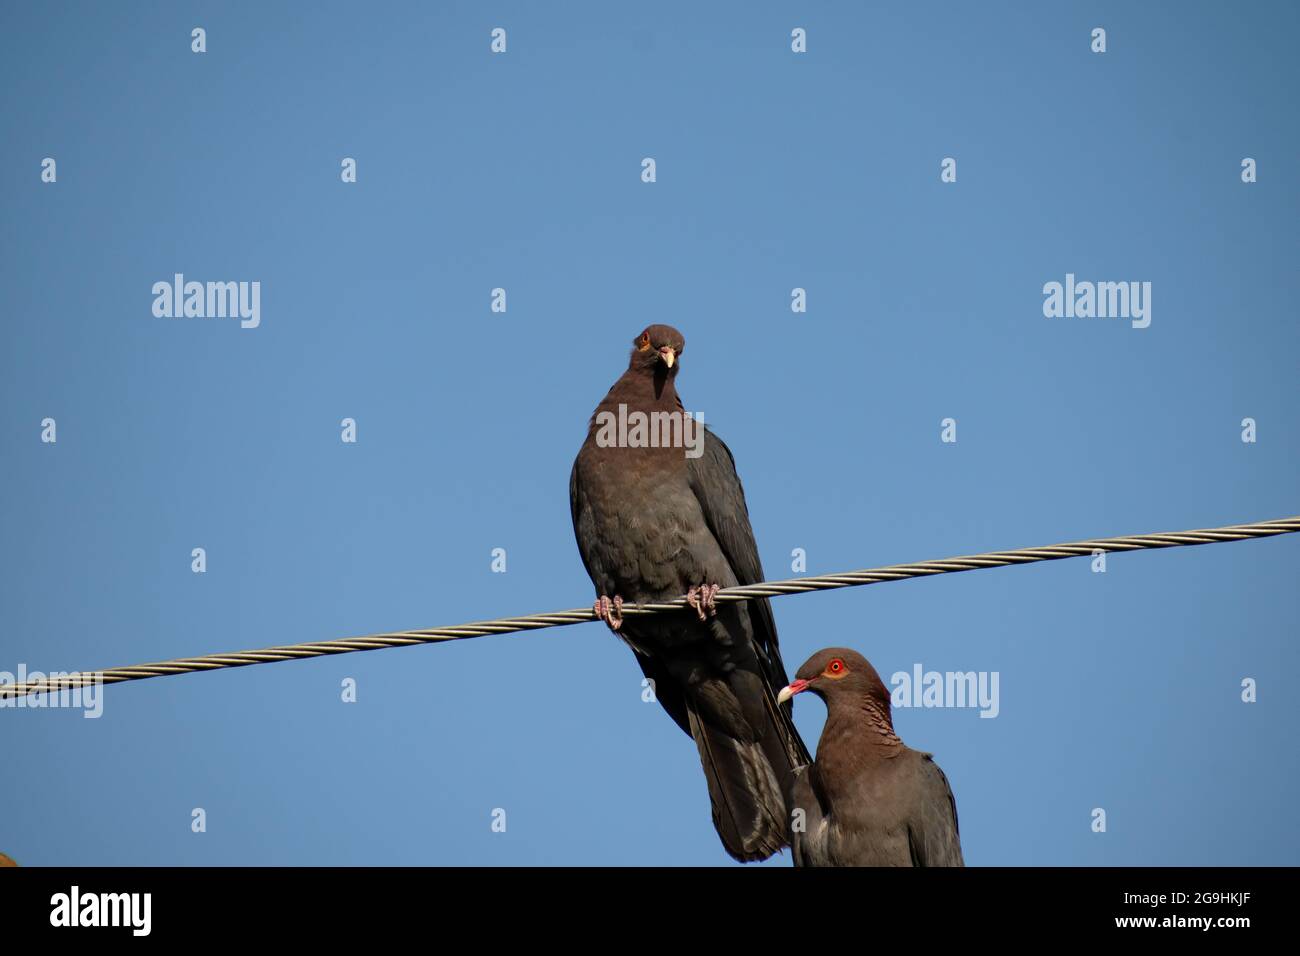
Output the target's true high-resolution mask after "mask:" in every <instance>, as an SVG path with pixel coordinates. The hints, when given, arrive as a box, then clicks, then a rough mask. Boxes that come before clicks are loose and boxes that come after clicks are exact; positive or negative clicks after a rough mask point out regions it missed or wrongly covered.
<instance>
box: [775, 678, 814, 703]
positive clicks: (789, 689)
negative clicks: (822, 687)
mask: <svg viewBox="0 0 1300 956" xmlns="http://www.w3.org/2000/svg"><path fill="white" fill-rule="evenodd" d="M807 689H808V682H807V681H806V680H797V681H795V682H794V683H792V684H787V685H786V686H785V687H782V688H781V692H780V693H779V694H777V695H776V702H777V703H778V704H784V703H785V702H786V701H787V700H789V699H790V698H791V697H793V696H794V695H795V694H801V693H803V692H804V691H806V690H807Z"/></svg>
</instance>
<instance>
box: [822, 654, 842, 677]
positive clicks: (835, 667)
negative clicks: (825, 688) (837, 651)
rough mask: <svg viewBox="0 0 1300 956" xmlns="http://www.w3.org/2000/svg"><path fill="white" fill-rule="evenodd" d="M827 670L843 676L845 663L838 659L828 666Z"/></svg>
mask: <svg viewBox="0 0 1300 956" xmlns="http://www.w3.org/2000/svg"><path fill="white" fill-rule="evenodd" d="M826 670H828V671H830V672H831V673H832V674H843V673H844V662H843V661H842V660H840V659H839V658H838V657H837V658H835V660H833V661H831V662H830V664H828V665H827V667H826Z"/></svg>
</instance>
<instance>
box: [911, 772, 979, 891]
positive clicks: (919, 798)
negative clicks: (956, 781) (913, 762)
mask: <svg viewBox="0 0 1300 956" xmlns="http://www.w3.org/2000/svg"><path fill="white" fill-rule="evenodd" d="M918 756H919V757H920V758H921V759H920V760H919V761H918V765H917V771H916V774H917V777H916V784H917V785H916V789H915V796H914V800H915V803H914V807H915V809H914V810H913V811H912V813H911V814H910V816H909V819H908V822H907V842H908V846H909V847H910V849H911V852H912V863H913V865H915V866H965V865H966V864H965V863H964V862H963V860H962V856H961V835H960V833H959V832H958V829H957V801H956V800H955V799H954V798H953V795H952V787H950V786H948V778H947V777H946V776H944V773H943V771H942V770H941V769H939V765H938V764H937V763H935V762H934V758H933V757H931V756H930V754H926V753H921V754H918Z"/></svg>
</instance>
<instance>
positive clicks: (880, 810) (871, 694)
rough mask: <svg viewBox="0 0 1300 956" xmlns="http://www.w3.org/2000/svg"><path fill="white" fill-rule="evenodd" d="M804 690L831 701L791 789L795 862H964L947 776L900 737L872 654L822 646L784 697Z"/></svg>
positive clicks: (929, 863) (926, 754) (792, 839)
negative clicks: (810, 757)
mask: <svg viewBox="0 0 1300 956" xmlns="http://www.w3.org/2000/svg"><path fill="white" fill-rule="evenodd" d="M804 691H811V692H812V693H814V694H816V695H817V696H818V697H820V698H821V699H822V700H824V701H825V702H826V724H825V726H824V727H823V728H822V736H821V740H820V741H818V743H817V759H816V760H815V761H814V762H813V764H812V765H811V766H809V767H804V768H802V769H800V770H798V771H796V773H795V774H794V775H793V777H792V782H791V787H790V792H789V794H788V800H789V804H790V812H791V834H790V836H791V845H792V846H793V848H794V863H795V866H963V865H964V863H963V861H962V855H961V838H960V836H959V834H958V831H957V803H956V801H955V800H954V799H953V795H952V788H951V787H949V786H948V778H947V777H945V776H944V774H943V771H942V770H940V769H939V765H938V764H937V763H935V762H934V758H933V757H932V756H931V755H930V754H928V753H922V752H921V751H919V750H912V749H911V748H910V747H908V746H906V745H905V744H904V743H903V742H902V741H901V740H900V739H899V738H898V735H897V734H896V733H895V732H894V721H893V716H892V714H891V712H890V701H889V691H888V690H886V689H885V685H884V682H883V681H881V679H880V675H879V674H877V673H876V669H875V668H874V667H872V666H871V663H870V662H869V661H868V660H867V659H866V658H865V657H863V656H862V655H861V654H859V653H858V652H857V651H854V650H851V649H849V648H847V647H830V648H826V649H825V650H821V651H818V652H817V653H816V654H814V655H813V656H812V657H810V658H809V659H808V660H807V662H806V663H805V664H804V665H803V666H802V667H800V668H799V672H798V673H797V674H796V675H795V680H794V681H793V682H792V683H791V684H790V685H789V686H787V687H785V688H783V689H782V690H781V693H780V699H781V700H783V701H785V700H789V699H790V698H791V697H793V696H794V695H795V694H799V693H802V692H804Z"/></svg>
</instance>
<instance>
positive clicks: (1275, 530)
mask: <svg viewBox="0 0 1300 956" xmlns="http://www.w3.org/2000/svg"><path fill="white" fill-rule="evenodd" d="M1296 531H1300V515H1294V516H1292V517H1289V518H1275V519H1272V520H1269V521H1256V522H1253V523H1251V524H1238V525H1228V526H1226V527H1222V528H1204V529H1201V530H1197V531H1166V532H1159V533H1156V534H1138V535H1124V536H1122V537H1116V538H1095V539H1093V540H1090V541H1075V542H1072V543H1069V544H1053V545H1047V546H1045V547H1038V548H1018V549H1015V550H1012V551H989V552H985V553H983V554H974V555H967V556H964V557H957V558H942V559H940V560H937V561H920V562H916V563H913V564H893V565H888V566H886V567H882V568H865V569H863V570H860V571H844V572H840V573H838V574H821V575H813V576H810V577H803V578H791V579H788V580H785V581H764V582H763V583H761V584H749V585H741V586H738V587H731V588H724V589H722V590H720V591H718V592H717V594H716V596H715V598H714V600H715V601H716V602H719V603H724V604H727V603H734V602H738V601H750V600H753V599H755V598H771V597H781V596H783V595H787V594H803V593H805V592H808V591H829V590H834V589H836V588H850V587H860V586H862V585H865V584H879V583H882V582H885V581H902V580H906V579H908V578H919V577H929V576H932V575H936V574H952V573H954V572H957V571H976V570H979V569H981V568H997V567H1006V566H1009V565H1013V564H1032V563H1034V562H1037V561H1059V560H1061V559H1063V558H1075V557H1086V556H1089V555H1092V554H1094V553H1096V552H1123V551H1140V550H1145V549H1152V548H1177V547H1186V546H1191V545H1199V544H1217V543H1221V542H1225V541H1245V540H1248V539H1251V538H1267V537H1271V536H1273V535H1278V534H1291V533H1294V532H1296ZM684 607H687V600H686V598H685V596H683V597H679V598H676V599H674V600H671V601H663V602H657V603H648V604H636V605H632V604H628V605H625V606H624V607H623V611H622V613H623V616H624V617H625V618H626V617H642V616H650V615H654V614H666V613H669V612H672V611H680V610H681V609H682V608H684ZM594 620H597V617H596V615H595V613H594V611H593V609H592V608H590V607H581V608H571V609H569V610H567V611H552V612H550V613H548V614H530V615H526V616H524V617H503V618H496V619H494V620H490V621H476V622H472V623H469V624H458V625H453V626H450V627H433V628H425V629H422V630H413V631H391V632H388V633H385V634H370V635H367V636H364V637H343V638H337V639H335V640H329V641H313V642H309V643H305V644H286V645H281V646H279V647H266V648H262V649H260V650H252V651H236V652H233V653H228V654H206V655H203V656H201V657H182V658H177V659H175V660H170V661H159V662H157V663H153V664H131V665H128V666H126V667H112V668H107V669H105V670H101V671H87V672H73V673H70V674H51V675H49V676H47V677H45V678H43V679H41V680H34V681H33V680H28V681H24V682H21V683H7V684H0V698H12V697H24V696H27V695H28V694H36V693H42V692H49V691H56V690H58V689H60V688H76V687H85V686H89V685H92V684H101V683H102V684H116V683H120V682H122V681H131V680H144V679H146V678H149V677H165V676H167V675H170V674H190V673H194V672H198V671H212V670H220V669H223V668H227V667H246V666H249V665H252V664H270V663H274V662H276V661H291V660H300V659H303V658H308V657H324V656H326V655H330V654H348V653H352V652H355V651H374V650H382V649H383V648H388V647H409V646H411V645H416V644H436V643H441V642H443V641H459V640H465V639H468V638H473V637H487V636H489V635H492V634H512V633H517V632H520V631H536V630H541V629H543V628H548V627H568V626H569V625H571V624H586V623H589V622H591V621H594Z"/></svg>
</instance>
